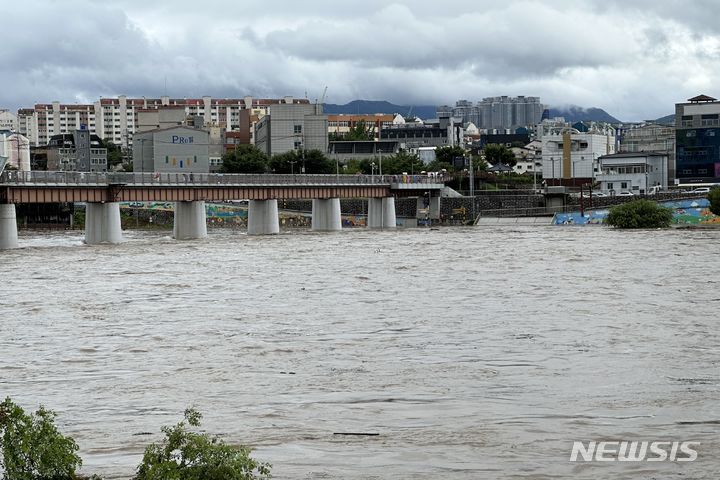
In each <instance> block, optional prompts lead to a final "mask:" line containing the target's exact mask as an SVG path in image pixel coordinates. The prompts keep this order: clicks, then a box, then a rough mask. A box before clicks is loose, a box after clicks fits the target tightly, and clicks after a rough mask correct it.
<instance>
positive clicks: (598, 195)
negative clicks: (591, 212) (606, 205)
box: [592, 192, 608, 197]
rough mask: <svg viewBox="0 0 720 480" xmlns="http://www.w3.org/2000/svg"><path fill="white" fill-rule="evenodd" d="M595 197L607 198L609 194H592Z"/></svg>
mask: <svg viewBox="0 0 720 480" xmlns="http://www.w3.org/2000/svg"><path fill="white" fill-rule="evenodd" d="M592 196H593V197H607V196H608V194H607V193H604V192H592Z"/></svg>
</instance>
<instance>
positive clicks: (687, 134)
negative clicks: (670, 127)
mask: <svg viewBox="0 0 720 480" xmlns="http://www.w3.org/2000/svg"><path fill="white" fill-rule="evenodd" d="M695 133H696V132H695V130H688V131H687V132H685V136H686V137H694V136H695Z"/></svg>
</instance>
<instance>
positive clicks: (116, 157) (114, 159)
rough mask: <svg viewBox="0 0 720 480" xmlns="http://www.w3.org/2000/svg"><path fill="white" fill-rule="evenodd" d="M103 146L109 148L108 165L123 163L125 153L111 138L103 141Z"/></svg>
mask: <svg viewBox="0 0 720 480" xmlns="http://www.w3.org/2000/svg"><path fill="white" fill-rule="evenodd" d="M101 144H102V148H106V149H107V161H108V167H114V166H115V165H120V164H121V163H123V155H122V150H121V149H120V147H118V146H117V145H115V144H114V143H113V142H112V141H111V140H110V139H109V138H105V139H103V140H102V141H101Z"/></svg>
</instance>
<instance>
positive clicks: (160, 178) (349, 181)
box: [0, 171, 444, 249]
mask: <svg viewBox="0 0 720 480" xmlns="http://www.w3.org/2000/svg"><path fill="white" fill-rule="evenodd" d="M443 187H444V184H443V182H442V179H438V178H433V177H427V176H424V175H423V176H421V175H306V174H294V175H275V174H205V173H202V174H200V173H95V172H92V173H84V172H45V171H34V172H14V171H6V172H3V174H2V175H1V176H0V249H3V248H15V247H17V245H18V240H17V224H16V214H15V204H16V203H74V202H83V203H86V204H87V207H86V215H85V241H86V243H88V244H99V243H119V242H121V241H122V230H121V228H120V202H175V221H174V228H173V235H174V237H175V238H176V239H179V240H187V239H195V238H202V237H205V236H206V235H207V227H206V218H205V202H206V201H213V202H220V201H229V200H248V201H249V204H248V205H249V206H248V234H250V235H268V234H277V233H279V232H280V223H279V216H278V206H277V201H278V200H291V199H305V200H310V199H311V200H312V223H311V225H312V229H313V230H316V231H336V230H340V229H341V228H342V222H341V215H340V199H341V198H367V199H368V222H367V225H368V227H370V228H394V227H395V224H396V216H395V198H396V197H418V198H419V200H418V203H419V204H420V203H421V201H424V200H423V199H424V198H427V197H430V209H431V210H432V211H433V212H438V213H439V211H440V192H441V190H442V189H443Z"/></svg>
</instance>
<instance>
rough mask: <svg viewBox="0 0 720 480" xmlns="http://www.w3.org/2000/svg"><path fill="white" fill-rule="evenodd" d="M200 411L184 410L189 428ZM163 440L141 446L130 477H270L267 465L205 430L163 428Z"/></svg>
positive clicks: (160, 479)
mask: <svg viewBox="0 0 720 480" xmlns="http://www.w3.org/2000/svg"><path fill="white" fill-rule="evenodd" d="M201 418H202V416H201V415H200V413H198V412H197V411H195V410H193V409H188V410H186V411H185V420H186V421H187V424H189V425H190V426H191V427H198V426H199V425H200V419H201ZM162 431H163V433H164V434H165V439H164V440H163V441H162V442H161V443H159V444H152V445H149V446H148V447H147V448H146V449H145V455H144V456H143V460H142V463H141V464H140V466H139V467H138V470H137V475H136V476H135V477H134V480H167V479H173V480H260V479H267V478H270V465H269V464H267V463H260V462H258V461H256V460H254V459H252V458H251V457H250V449H249V448H247V447H237V448H236V447H232V446H230V445H226V444H225V443H223V442H222V441H221V440H218V439H217V438H210V437H209V436H208V435H207V434H205V433H195V432H190V431H188V430H187V426H186V423H185V422H184V421H183V422H180V423H178V424H177V425H175V426H172V427H163V428H162Z"/></svg>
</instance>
